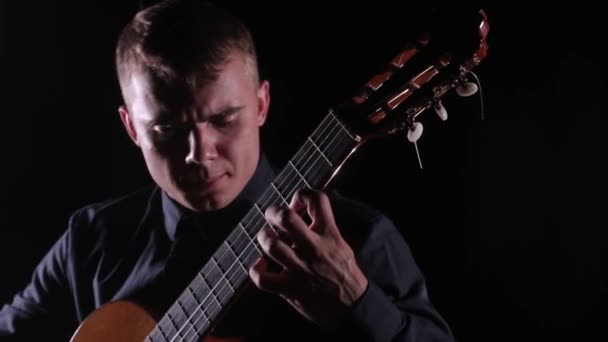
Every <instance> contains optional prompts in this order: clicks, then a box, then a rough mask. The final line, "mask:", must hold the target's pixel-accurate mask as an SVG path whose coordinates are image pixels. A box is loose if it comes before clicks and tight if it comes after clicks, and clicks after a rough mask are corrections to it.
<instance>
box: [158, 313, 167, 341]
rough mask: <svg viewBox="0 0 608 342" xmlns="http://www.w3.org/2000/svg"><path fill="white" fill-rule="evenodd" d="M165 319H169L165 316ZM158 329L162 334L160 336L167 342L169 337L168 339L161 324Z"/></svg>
mask: <svg viewBox="0 0 608 342" xmlns="http://www.w3.org/2000/svg"><path fill="white" fill-rule="evenodd" d="M165 317H167V316H165ZM156 327H157V328H158V332H160V335H161V336H162V337H163V340H165V341H166V340H167V338H168V337H167V334H166V333H165V331H164V329H163V327H162V324H159V325H157V326H156Z"/></svg>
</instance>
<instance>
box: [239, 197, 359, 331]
mask: <svg viewBox="0 0 608 342" xmlns="http://www.w3.org/2000/svg"><path fill="white" fill-rule="evenodd" d="M302 211H304V212H306V213H307V214H308V216H309V217H310V220H311V223H307V222H306V221H305V219H304V218H303V217H302V216H301V215H300V214H298V212H302ZM265 215H266V219H267V220H268V223H270V224H271V225H272V227H270V226H265V227H264V228H263V229H262V230H260V232H259V233H258V235H257V240H258V242H259V243H260V246H261V247H262V250H263V252H264V253H265V254H266V256H268V257H270V258H271V259H272V260H274V261H275V262H276V263H278V264H279V265H281V266H282V270H281V271H280V272H278V273H277V272H272V271H270V270H269V268H268V260H266V259H265V258H264V257H262V258H260V259H258V260H257V262H256V263H255V264H254V265H253V266H252V268H251V269H250V276H251V279H252V281H253V282H254V284H255V285H256V286H258V287H259V288H260V289H262V290H265V291H268V292H272V293H276V294H278V295H280V296H281V297H283V298H284V299H285V300H287V301H288V302H289V303H290V304H291V305H292V306H293V307H294V308H295V309H296V310H298V311H299V312H300V313H301V314H302V315H304V316H305V317H307V318H308V319H310V320H312V321H314V322H316V323H317V324H319V325H322V326H332V325H334V324H336V323H337V321H338V320H339V319H340V318H341V317H342V316H343V315H344V314H345V313H346V312H347V310H348V309H349V307H350V306H351V305H352V304H353V303H354V302H355V301H357V300H358V299H359V298H360V297H361V296H362V295H363V293H364V292H365V289H366V287H367V278H366V277H365V275H364V274H363V272H362V271H361V269H360V268H359V266H358V265H357V262H356V260H355V256H354V253H353V250H352V249H351V247H350V246H349V245H348V244H347V243H346V241H345V240H344V239H343V237H342V235H341V234H340V231H339V229H338V227H337V225H336V222H335V220H334V216H333V211H332V208H331V205H330V202H329V198H328V197H327V195H326V194H325V193H324V192H321V191H312V190H300V191H298V192H296V193H295V194H294V197H293V199H292V202H291V203H290V205H289V207H277V206H271V207H269V208H268V209H267V210H266V213H265Z"/></svg>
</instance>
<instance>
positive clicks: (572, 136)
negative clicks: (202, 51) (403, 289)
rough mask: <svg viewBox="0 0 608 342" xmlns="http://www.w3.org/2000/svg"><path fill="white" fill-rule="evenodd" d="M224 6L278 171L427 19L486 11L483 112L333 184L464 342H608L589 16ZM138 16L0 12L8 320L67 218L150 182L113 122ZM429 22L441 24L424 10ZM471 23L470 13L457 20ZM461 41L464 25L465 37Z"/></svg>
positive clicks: (37, 4) (457, 117)
mask: <svg viewBox="0 0 608 342" xmlns="http://www.w3.org/2000/svg"><path fill="white" fill-rule="evenodd" d="M227 5H229V6H230V7H232V8H233V9H234V10H235V11H236V12H238V13H239V14H241V15H242V16H243V18H244V19H245V20H246V21H247V22H248V23H249V24H250V25H251V27H252V30H253V31H254V34H256V36H257V39H258V43H259V49H260V56H261V64H262V70H263V75H264V76H265V77H267V78H269V79H270V81H271V89H272V92H273V93H272V94H273V98H272V104H271V106H272V107H271V113H270V115H271V116H270V119H269V122H268V124H267V125H266V126H265V127H264V134H265V136H264V145H265V147H266V148H267V149H268V153H269V156H270V157H271V159H272V160H273V161H275V162H276V163H279V164H281V163H283V162H285V161H286V160H287V158H289V157H290V156H291V154H292V153H294V152H295V151H296V149H297V147H299V144H300V143H301V142H302V141H303V139H304V138H305V137H306V136H307V134H309V133H310V132H311V130H312V129H313V128H314V127H315V126H316V124H317V123H318V120H319V119H320V118H321V117H322V116H323V115H324V114H325V113H326V111H327V109H329V107H331V106H333V105H334V104H336V103H338V102H340V101H342V100H344V99H345V98H346V97H347V96H349V95H351V94H352V92H353V91H354V90H355V89H357V88H358V86H360V85H361V84H362V82H364V81H366V80H367V78H368V76H370V75H372V74H373V72H375V71H378V70H379V68H380V67H382V66H383V65H384V63H386V62H387V61H388V58H389V57H390V56H392V52H394V51H395V50H394V48H395V47H396V46H399V44H400V43H401V42H402V40H404V39H405V38H406V37H408V35H409V34H410V32H411V31H412V30H415V29H416V28H418V27H419V26H418V24H419V23H420V22H421V21H422V20H421V19H422V18H423V13H427V11H428V10H429V9H431V10H432V9H434V8H449V9H450V10H451V11H452V10H453V12H451V13H453V17H452V19H454V18H456V19H457V18H459V15H460V12H461V10H465V9H469V8H471V9H473V10H474V9H475V8H477V7H478V6H481V7H483V8H484V9H485V10H486V12H487V14H488V16H489V20H490V24H491V31H490V35H489V38H488V39H489V43H490V50H489V55H488V58H487V60H486V61H484V62H483V64H482V65H481V66H480V67H479V68H478V69H477V70H476V73H477V75H478V76H479V78H480V80H481V82H482V93H483V100H484V108H485V120H484V121H482V120H481V113H480V98H479V96H474V97H471V98H456V97H454V98H451V100H450V101H449V102H446V103H445V105H446V107H447V108H448V110H449V113H450V118H449V119H448V121H447V122H445V123H440V122H438V120H434V119H433V116H428V123H427V124H426V125H425V132H424V134H423V137H422V140H421V141H420V143H419V148H420V151H421V158H422V161H423V166H424V168H423V169H422V170H421V169H420V168H419V167H418V164H417V159H416V154H415V151H414V149H413V146H412V145H411V144H410V143H408V142H407V141H406V140H405V138H404V137H403V136H394V137H390V138H387V139H383V140H380V141H377V142H375V143H374V144H370V145H367V146H365V147H364V148H363V149H362V150H360V152H359V154H357V155H356V156H355V157H354V159H352V160H351V161H350V163H349V164H347V165H349V166H347V167H346V168H345V169H344V170H343V171H342V173H341V174H340V178H338V179H337V180H336V183H335V185H336V186H338V187H340V188H341V189H342V190H343V191H344V192H346V193H348V194H350V195H352V196H354V197H357V198H360V199H364V200H366V201H368V202H369V203H371V204H373V205H375V206H377V207H379V208H381V209H383V210H384V211H385V212H386V213H387V214H388V215H389V216H391V217H392V218H393V219H394V220H395V221H396V222H397V223H398V224H399V226H400V227H401V228H402V231H403V233H404V236H406V238H407V239H408V241H409V243H410V245H411V247H412V250H413V252H414V254H415V256H416V259H417V261H418V263H419V264H420V266H421V268H422V269H423V271H424V273H425V274H426V276H427V280H428V282H429V287H430V294H431V297H432V299H433V301H434V302H435V304H436V305H437V306H438V307H439V309H440V311H441V312H442V313H443V314H444V316H445V317H446V319H447V320H448V321H449V323H450V324H451V326H452V327H453V329H454V331H455V333H456V336H457V337H458V338H459V339H460V340H461V341H528V340H534V341H538V340H543V341H545V340H570V339H575V340H584V339H589V338H590V337H591V336H594V335H596V338H595V339H598V340H602V339H606V337H608V336H607V334H606V330H605V329H604V328H603V326H604V322H605V320H606V318H607V315H606V313H605V311H604V309H605V304H606V297H607V296H606V295H607V291H606V290H607V286H606V282H607V278H608V277H607V275H606V273H607V272H606V266H607V263H606V249H605V248H604V243H605V238H606V233H605V232H604V230H605V228H606V226H607V225H606V223H605V219H604V213H605V210H604V206H603V204H605V201H604V197H605V195H606V181H605V178H604V173H605V171H606V168H605V162H606V154H605V153H604V148H605V146H606V141H605V140H606V138H605V137H606V135H605V134H604V129H605V127H606V123H607V119H606V114H607V113H606V109H605V107H604V98H605V95H604V93H605V91H606V88H607V78H606V76H607V75H606V68H605V67H604V65H603V61H604V60H605V57H606V56H605V52H603V51H602V48H603V47H602V42H603V40H602V38H603V34H604V32H605V28H604V20H605V19H604V18H603V14H602V12H601V11H599V9H598V8H599V5H594V6H590V5H587V4H584V3H583V2H581V1H579V2H576V3H573V4H565V3H564V5H561V6H556V5H554V4H552V5H550V6H549V5H546V6H542V5H529V4H524V3H518V2H508V3H507V2H498V1H496V2H489V1H488V2H472V1H466V2H459V3H457V4H454V3H451V2H448V1H445V2H440V1H435V2H425V3H424V4H420V3H416V2H408V1H401V2H396V1H380V0H379V1H373V2H370V3H365V2H362V3H361V4H359V5H354V4H352V3H351V4H349V5H345V4H343V3H340V2H338V1H323V2H321V1H315V2H310V1H309V2H293V3H289V4H284V3H283V4H280V5H279V4H276V3H275V4H271V3H264V4H257V3H251V2H242V3H239V2H237V1H229V2H227ZM136 7H137V3H136V2H135V1H132V2H130V1H117V2H109V1H106V2H82V1H64V0H62V1H19V2H17V1H13V2H8V1H2V2H0V84H1V95H0V96H1V97H0V100H1V102H0V115H1V116H0V118H1V121H0V122H1V123H2V125H1V126H0V132H1V134H0V139H1V140H0V153H1V155H2V169H1V170H2V177H1V178H0V181H1V182H2V183H1V189H2V197H1V198H2V205H1V206H0V214H1V215H2V228H1V229H2V230H1V233H0V302H5V301H8V300H9V299H10V298H11V296H12V295H13V294H14V293H15V292H16V291H18V290H19V289H20V288H21V287H22V286H24V284H26V282H27V281H28V279H29V277H30V274H31V270H32V268H33V267H34V266H35V264H36V263H37V262H38V261H39V259H40V258H41V257H42V256H43V255H44V252H45V251H46V249H47V248H48V247H50V245H51V244H52V243H53V242H54V240H55V239H56V238H57V237H58V236H59V235H60V234H61V232H62V231H63V230H64V229H65V227H66V222H67V219H68V217H69V215H70V213H71V212H72V211H73V210H75V209H76V208H78V207H80V206H82V205H84V204H86V203H89V202H94V201H98V200H102V199H105V198H108V197H112V196H116V195H120V194H123V193H125V192H128V191H130V190H132V189H135V188H136V187H137V186H139V185H141V184H144V183H147V182H149V177H148V174H147V171H146V169H145V166H144V164H143V160H142V158H141V157H140V155H139V152H138V150H137V149H136V147H135V146H133V145H132V143H131V142H130V141H129V140H128V137H127V135H126V134H125V132H124V130H123V128H122V126H121V123H120V120H119V118H118V115H117V111H116V109H117V107H118V105H119V104H120V101H121V99H120V93H119V89H118V86H117V82H116V80H115V74H114V69H113V49H114V43H115V39H116V37H117V34H118V32H119V30H120V29H121V28H122V25H123V24H124V23H125V22H126V20H127V19H128V18H129V16H130V15H131V13H132V11H133V10H134V9H135V8H136ZM431 12H432V11H431ZM464 12H466V13H470V12H467V11H464ZM456 22H458V20H456Z"/></svg>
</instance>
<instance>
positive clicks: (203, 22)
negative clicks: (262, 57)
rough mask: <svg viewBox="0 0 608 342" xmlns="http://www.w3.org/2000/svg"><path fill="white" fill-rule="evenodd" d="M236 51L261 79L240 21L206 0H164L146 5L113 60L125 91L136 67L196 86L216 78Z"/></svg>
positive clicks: (249, 38) (250, 40) (126, 31)
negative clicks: (247, 58) (247, 60)
mask: <svg viewBox="0 0 608 342" xmlns="http://www.w3.org/2000/svg"><path fill="white" fill-rule="evenodd" d="M234 52H238V53H240V54H242V55H244V56H248V57H249V58H250V60H251V62H252V63H253V70H252V71H253V73H254V75H253V77H254V80H255V81H256V82H257V81H258V77H259V76H258V69H257V67H258V66H257V55H256V48H255V44H254V41H253V37H252V35H251V32H250V31H249V29H248V28H247V27H246V26H245V25H244V23H243V22H242V21H241V20H239V19H238V18H237V17H236V16H234V15H232V14H231V13H229V12H228V11H227V10H225V9H223V8H220V7H217V6H215V5H214V4H212V3H210V2H207V1H204V0H164V1H160V2H158V3H156V4H154V5H151V6H149V7H147V8H144V9H142V10H141V11H139V12H138V13H137V14H136V15H135V16H134V17H133V19H132V20H131V21H130V22H129V23H128V24H127V25H126V27H125V28H124V29H123V31H122V33H121V35H120V37H119V40H118V44H117V47H116V61H115V62H116V69H117V73H118V79H119V82H120V85H121V88H122V89H123V92H124V91H125V89H126V88H127V87H128V84H129V78H130V77H131V74H132V73H133V72H150V73H152V75H154V77H158V78H160V79H162V80H164V81H167V82H169V81H171V80H175V79H182V80H184V81H187V82H189V83H193V86H195V85H196V84H198V83H200V82H205V81H207V80H209V79H213V78H214V77H215V75H216V73H217V71H218V69H219V68H220V67H221V66H222V64H223V63H224V62H226V59H227V57H228V56H229V55H230V54H231V53H234Z"/></svg>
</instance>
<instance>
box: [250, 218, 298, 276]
mask: <svg viewBox="0 0 608 342" xmlns="http://www.w3.org/2000/svg"><path fill="white" fill-rule="evenodd" d="M257 240H258V242H259V243H260V247H262V250H263V251H264V253H266V255H268V256H269V257H270V258H272V260H274V261H276V262H277V263H278V264H279V265H281V266H283V267H284V268H285V269H287V270H290V271H297V272H303V273H308V274H310V270H309V269H308V267H307V266H306V264H304V262H302V260H300V258H299V257H298V256H297V255H296V253H295V252H294V250H293V249H292V248H291V247H290V246H289V245H288V244H286V243H285V242H284V241H283V240H281V239H280V238H279V236H278V235H277V234H276V233H275V232H274V231H273V230H272V229H271V228H270V227H264V228H262V229H261V230H260V231H259V232H258V234H257Z"/></svg>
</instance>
